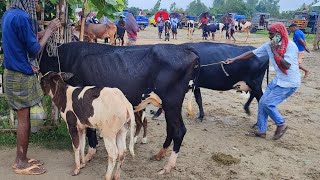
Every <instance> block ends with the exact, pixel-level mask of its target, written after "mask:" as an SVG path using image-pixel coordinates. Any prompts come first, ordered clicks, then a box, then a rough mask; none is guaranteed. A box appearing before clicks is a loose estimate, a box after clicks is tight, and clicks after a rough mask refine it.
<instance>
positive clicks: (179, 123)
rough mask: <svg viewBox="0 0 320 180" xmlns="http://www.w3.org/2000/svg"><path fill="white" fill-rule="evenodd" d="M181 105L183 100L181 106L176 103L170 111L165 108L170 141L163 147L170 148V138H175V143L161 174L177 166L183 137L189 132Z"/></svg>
mask: <svg viewBox="0 0 320 180" xmlns="http://www.w3.org/2000/svg"><path fill="white" fill-rule="evenodd" d="M181 106H182V102H181V105H180V106H179V105H176V106H175V107H174V108H169V109H168V111H167V110H166V109H165V111H166V114H165V116H166V120H167V139H168V140H169V141H167V139H166V141H165V143H164V144H163V149H168V148H169V146H170V143H171V140H170V139H173V143H174V144H173V151H172V153H171V156H170V158H169V161H168V163H167V164H166V165H165V166H164V168H163V169H162V170H161V171H160V172H159V174H163V173H169V172H170V171H171V170H172V169H173V168H175V166H176V160H177V157H178V153H179V151H180V147H181V144H182V141H183V137H184V135H185V134H186V132H187V129H186V127H185V125H184V123H183V120H182V116H181Z"/></svg>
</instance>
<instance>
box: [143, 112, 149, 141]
mask: <svg viewBox="0 0 320 180" xmlns="http://www.w3.org/2000/svg"><path fill="white" fill-rule="evenodd" d="M143 113H145V112H143ZM142 118H143V137H142V140H141V143H142V144H147V143H148V138H147V128H148V120H147V118H146V117H145V115H144V114H143V115H142Z"/></svg>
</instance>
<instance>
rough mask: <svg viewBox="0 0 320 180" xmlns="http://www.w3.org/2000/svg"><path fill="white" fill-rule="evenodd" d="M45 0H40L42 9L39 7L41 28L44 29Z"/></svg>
mask: <svg viewBox="0 0 320 180" xmlns="http://www.w3.org/2000/svg"><path fill="white" fill-rule="evenodd" d="M45 4H46V3H45V0H42V9H41V29H42V30H44V24H43V23H42V22H44V9H45Z"/></svg>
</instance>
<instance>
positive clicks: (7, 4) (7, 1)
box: [6, 0, 10, 10]
mask: <svg viewBox="0 0 320 180" xmlns="http://www.w3.org/2000/svg"><path fill="white" fill-rule="evenodd" d="M9 8H10V1H9V0H6V9H7V10H8V9H9Z"/></svg>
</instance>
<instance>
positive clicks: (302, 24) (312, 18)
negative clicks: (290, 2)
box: [292, 11, 319, 33]
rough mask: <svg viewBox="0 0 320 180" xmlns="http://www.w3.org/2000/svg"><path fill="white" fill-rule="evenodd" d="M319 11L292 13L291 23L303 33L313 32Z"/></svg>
mask: <svg viewBox="0 0 320 180" xmlns="http://www.w3.org/2000/svg"><path fill="white" fill-rule="evenodd" d="M318 17H319V12H316V11H312V12H308V11H298V12H295V13H294V15H293V19H292V23H295V24H297V25H298V28H299V29H300V30H301V31H303V32H305V33H315V32H316V24H317V20H318Z"/></svg>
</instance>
